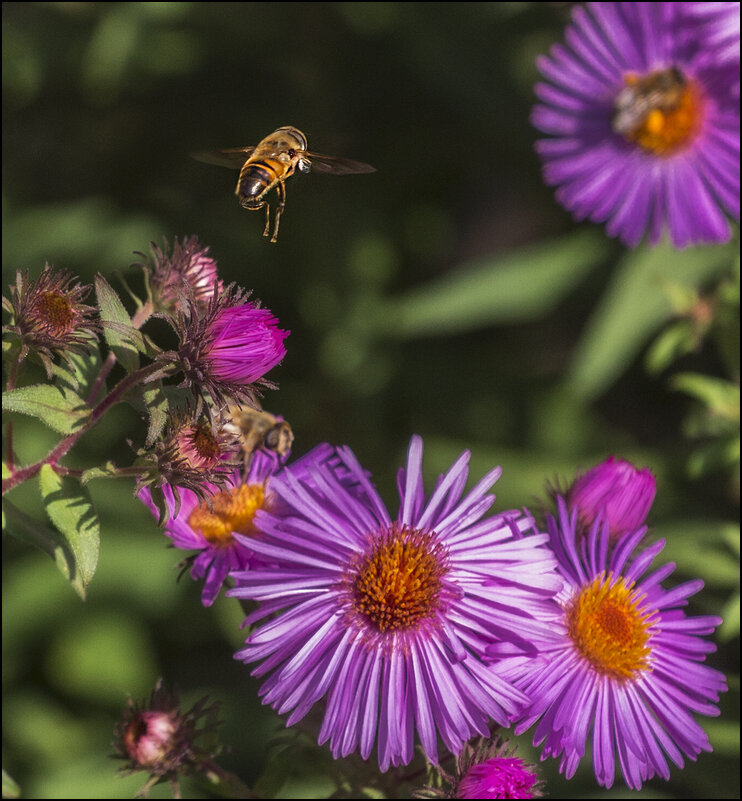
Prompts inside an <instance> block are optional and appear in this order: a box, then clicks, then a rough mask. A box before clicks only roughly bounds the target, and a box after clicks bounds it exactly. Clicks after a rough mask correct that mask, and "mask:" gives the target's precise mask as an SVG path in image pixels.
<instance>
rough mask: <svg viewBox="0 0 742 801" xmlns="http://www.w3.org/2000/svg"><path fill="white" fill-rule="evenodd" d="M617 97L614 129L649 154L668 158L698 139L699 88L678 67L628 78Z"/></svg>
mask: <svg viewBox="0 0 742 801" xmlns="http://www.w3.org/2000/svg"><path fill="white" fill-rule="evenodd" d="M624 84H625V85H624V88H623V89H622V90H621V91H620V92H619V94H618V96H617V97H616V101H615V106H614V116H613V129H614V131H616V133H619V134H621V135H622V136H623V137H624V138H625V139H626V141H628V142H632V143H634V144H636V145H638V146H639V147H640V148H641V149H642V150H644V151H646V152H647V153H652V154H654V155H656V156H669V155H672V154H674V153H677V152H678V151H679V150H682V149H683V148H684V147H686V146H687V145H688V144H689V143H690V142H692V141H693V139H694V138H695V136H696V134H697V132H698V130H699V128H700V124H701V121H702V117H703V114H702V112H703V102H702V95H701V91H700V88H699V86H698V84H697V83H695V82H694V81H691V80H688V79H686V78H685V77H684V76H683V75H682V74H681V73H680V71H679V70H678V69H677V68H675V67H670V68H669V69H666V70H657V71H656V72H652V73H649V74H648V75H646V76H644V77H639V76H637V75H633V74H629V75H626V76H625V78H624Z"/></svg>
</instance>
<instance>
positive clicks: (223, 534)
mask: <svg viewBox="0 0 742 801" xmlns="http://www.w3.org/2000/svg"><path fill="white" fill-rule="evenodd" d="M264 501H265V489H264V488H263V485H262V484H241V485H240V486H239V487H233V488H232V489H230V490H223V491H222V492H220V493H218V494H217V495H214V497H213V498H209V499H208V500H206V501H201V502H200V503H199V505H198V506H197V507H196V508H195V509H194V510H193V511H192V512H191V514H190V516H189V518H188V525H189V526H190V527H191V528H192V529H193V530H194V531H198V532H200V533H201V534H202V535H203V536H204V537H205V538H206V539H207V540H208V541H209V542H210V543H211V544H212V545H217V546H222V547H226V546H228V545H230V544H231V543H232V533H233V532H237V533H238V534H245V535H248V536H249V535H254V534H255V527H254V525H253V518H254V517H255V512H257V511H258V509H260V508H261V507H262V506H263V503H264Z"/></svg>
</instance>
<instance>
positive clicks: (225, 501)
mask: <svg viewBox="0 0 742 801" xmlns="http://www.w3.org/2000/svg"><path fill="white" fill-rule="evenodd" d="M333 458H334V451H333V450H332V448H330V447H329V446H328V445H323V446H318V447H317V448H315V449H314V450H312V451H310V452H309V453H307V454H305V455H304V456H303V457H301V458H300V459H297V461H296V462H294V464H293V465H292V469H293V470H294V471H295V472H296V473H297V475H303V471H304V469H305V466H306V465H307V464H309V463H311V462H312V461H314V460H318V461H323V460H330V459H333ZM278 467H279V463H278V461H277V460H276V459H274V458H272V456H271V455H270V454H264V453H260V452H258V453H256V454H255V458H253V459H252V461H251V463H250V467H249V470H248V472H247V474H246V476H245V477H244V479H243V477H242V474H241V473H240V472H239V471H237V470H235V471H234V472H233V473H232V475H231V477H230V478H229V480H228V481H227V482H226V487H225V488H223V489H220V488H218V487H216V486H213V485H210V486H209V487H208V488H207V489H210V490H211V493H212V494H211V495H210V497H207V498H203V494H204V493H203V492H195V491H194V490H192V489H189V488H182V487H179V488H177V490H176V489H174V488H173V487H171V486H169V485H165V486H164V487H162V490H161V491H162V493H163V494H164V498H165V503H166V505H167V510H168V513H169V515H168V520H167V522H166V524H165V534H166V535H167V536H168V537H170V539H171V540H172V542H173V545H174V546H175V547H176V548H182V549H184V550H187V551H197V553H196V555H195V557H194V558H193V564H192V567H191V576H192V578H194V579H197V580H198V579H204V586H203V591H202V593H201V601H202V603H203V604H204V606H211V604H213V603H214V601H215V600H216V597H217V595H218V594H219V590H220V589H221V587H222V584H223V583H224V581H225V579H226V578H227V575H228V574H229V573H230V572H231V571H234V570H239V571H245V570H250V569H252V568H254V567H255V566H257V565H263V564H264V560H263V559H262V558H261V557H260V556H259V555H257V554H256V553H255V552H254V550H253V548H252V544H253V543H254V538H255V537H259V536H261V535H260V533H259V531H258V530H257V529H256V527H255V521H254V518H255V514H256V512H257V511H258V510H259V509H271V510H274V511H278V509H279V508H280V506H281V504H280V501H279V499H278V498H277V497H276V496H275V494H274V493H273V491H272V490H273V486H272V481H273V475H274V473H275V472H276V471H277V469H278ZM138 497H139V499H140V500H142V501H143V502H144V503H145V504H146V505H147V506H148V507H149V509H150V511H151V512H152V514H154V515H155V517H157V518H158V519H159V516H160V512H159V510H158V508H157V505H156V503H155V501H154V499H153V497H152V492H151V490H150V488H149V487H144V488H143V489H142V490H140V492H139V494H138ZM237 534H239V535H241V536H239V537H238V536H236V535H237Z"/></svg>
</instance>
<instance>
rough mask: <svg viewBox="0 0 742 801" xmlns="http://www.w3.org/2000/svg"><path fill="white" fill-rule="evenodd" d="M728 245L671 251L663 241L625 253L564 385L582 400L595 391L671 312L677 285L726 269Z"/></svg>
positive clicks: (700, 282)
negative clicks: (569, 387) (658, 244)
mask: <svg viewBox="0 0 742 801" xmlns="http://www.w3.org/2000/svg"><path fill="white" fill-rule="evenodd" d="M731 260H732V251H731V247H730V246H728V245H723V246H717V247H698V248H688V249H687V250H674V249H673V248H671V247H670V246H669V245H661V246H658V247H655V248H643V249H637V250H632V251H630V252H628V253H627V254H626V255H625V256H624V258H623V259H622V260H621V262H620V263H619V265H618V268H617V269H616V271H615V272H614V274H613V276H612V277H611V281H610V284H609V286H608V289H607V290H606V292H605V293H604V295H603V298H602V299H601V301H600V303H599V305H598V308H597V309H596V310H595V312H594V313H593V315H592V317H591V319H590V321H589V323H588V325H587V326H586V329H585V332H584V333H583V335H582V340H581V342H580V345H579V347H578V348H577V352H576V356H575V360H574V362H573V364H572V368H571V374H570V377H569V383H570V386H571V388H572V390H573V391H574V392H575V394H576V395H577V396H578V397H580V398H583V399H590V398H594V397H596V396H598V395H600V394H601V393H602V392H603V391H604V390H606V389H607V388H608V387H609V386H610V385H611V384H612V383H613V381H615V380H616V378H618V376H619V375H621V373H623V372H624V370H625V369H626V368H627V367H628V366H629V364H630V363H631V361H632V360H633V359H634V358H635V357H636V355H637V353H638V352H639V350H640V349H641V348H642V346H643V345H644V343H645V342H646V341H647V340H648V339H649V338H650V337H651V336H652V335H653V334H654V333H655V332H656V331H657V330H658V329H659V328H660V327H661V326H662V325H663V323H665V322H666V321H667V320H668V319H670V318H671V317H672V316H673V315H674V314H675V311H676V310H675V307H674V305H673V302H672V296H673V294H674V292H675V290H674V289H673V287H675V286H676V285H677V284H681V285H684V286H691V287H696V288H697V287H699V286H701V285H703V284H705V283H706V282H707V281H709V280H710V279H712V278H714V277H716V276H719V275H722V274H724V273H726V272H728V271H729V265H730V263H731Z"/></svg>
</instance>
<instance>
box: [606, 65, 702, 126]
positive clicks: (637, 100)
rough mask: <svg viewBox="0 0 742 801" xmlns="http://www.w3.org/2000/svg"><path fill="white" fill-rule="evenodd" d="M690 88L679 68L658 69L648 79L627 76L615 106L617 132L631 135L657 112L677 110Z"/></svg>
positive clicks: (613, 121) (614, 116) (614, 115)
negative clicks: (685, 92) (686, 90)
mask: <svg viewBox="0 0 742 801" xmlns="http://www.w3.org/2000/svg"><path fill="white" fill-rule="evenodd" d="M686 86H687V83H686V80H685V78H684V77H683V74H682V73H681V72H680V70H679V69H677V67H669V68H668V69H664V70H656V71H655V72H652V73H650V74H649V75H647V76H645V77H644V78H637V77H635V76H627V77H626V86H624V88H623V89H622V90H621V91H620V92H619V93H618V95H616V99H615V101H614V104H613V120H612V124H613V130H614V132H615V133H617V134H621V135H625V134H630V133H632V132H633V131H635V130H636V129H637V128H639V127H640V126H641V125H643V123H644V122H645V121H646V119H647V117H648V116H649V115H650V114H651V113H652V112H653V111H663V112H669V111H674V110H675V109H676V108H677V107H678V106H679V105H680V102H681V100H682V97H683V92H684V91H685V89H686Z"/></svg>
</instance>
